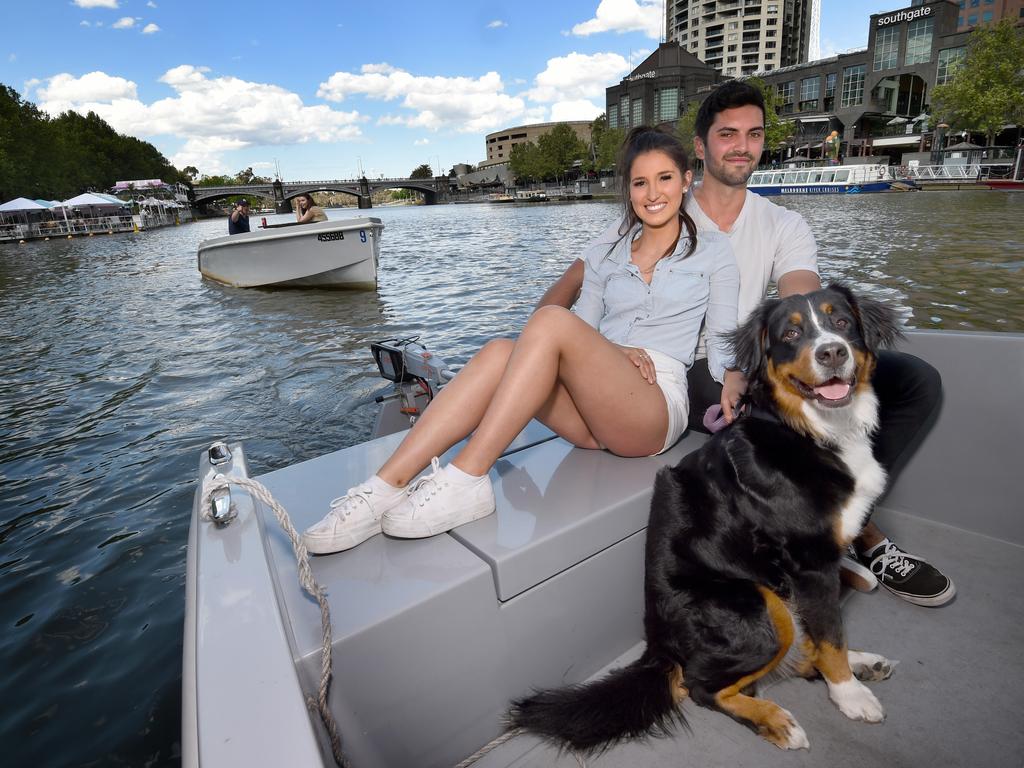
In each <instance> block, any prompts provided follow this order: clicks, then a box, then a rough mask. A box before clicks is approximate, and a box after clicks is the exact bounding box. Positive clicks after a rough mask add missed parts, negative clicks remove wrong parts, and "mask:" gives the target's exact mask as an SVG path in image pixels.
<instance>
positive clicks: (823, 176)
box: [747, 165, 918, 195]
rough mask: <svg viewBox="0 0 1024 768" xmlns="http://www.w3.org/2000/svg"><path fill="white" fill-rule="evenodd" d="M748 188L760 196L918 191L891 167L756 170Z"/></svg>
mask: <svg viewBox="0 0 1024 768" xmlns="http://www.w3.org/2000/svg"><path fill="white" fill-rule="evenodd" d="M747 186H748V187H749V188H750V191H751V192H756V193H757V194H759V195H853V194H859V193H863V192H909V191H912V190H916V189H918V186H917V185H916V184H915V183H914V181H913V180H911V179H909V178H906V177H905V176H901V175H900V174H899V173H898V170H897V169H896V168H893V167H892V166H888V165H842V166H828V167H823V168H800V169H784V170H778V171H755V172H754V175H753V176H751V177H750V183H749V184H748V185H747Z"/></svg>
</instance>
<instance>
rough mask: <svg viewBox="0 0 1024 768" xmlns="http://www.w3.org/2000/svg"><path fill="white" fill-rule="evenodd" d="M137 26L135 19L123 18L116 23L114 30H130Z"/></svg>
mask: <svg viewBox="0 0 1024 768" xmlns="http://www.w3.org/2000/svg"><path fill="white" fill-rule="evenodd" d="M134 26H135V19H133V18H132V17H131V16H122V17H121V18H120V19H118V20H117V21H115V22H114V29H129V28H131V27H134Z"/></svg>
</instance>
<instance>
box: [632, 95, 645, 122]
mask: <svg viewBox="0 0 1024 768" xmlns="http://www.w3.org/2000/svg"><path fill="white" fill-rule="evenodd" d="M632 120H633V122H632V124H633V125H634V126H636V125H643V122H644V100H643V99H633V115H632Z"/></svg>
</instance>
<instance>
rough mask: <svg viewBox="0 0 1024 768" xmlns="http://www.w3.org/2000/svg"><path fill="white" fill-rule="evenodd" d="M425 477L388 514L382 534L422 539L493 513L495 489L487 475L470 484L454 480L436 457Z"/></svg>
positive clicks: (448, 468)
mask: <svg viewBox="0 0 1024 768" xmlns="http://www.w3.org/2000/svg"><path fill="white" fill-rule="evenodd" d="M430 466H431V467H433V470H434V471H433V472H431V473H430V474H429V475H427V476H426V477H421V478H420V479H419V480H417V481H416V482H415V484H413V485H412V487H411V488H410V490H409V495H408V496H407V497H406V499H405V501H404V502H403V503H401V504H399V505H397V506H396V507H395V508H394V509H392V510H391V511H389V512H387V513H386V514H385V515H384V519H383V520H382V523H381V524H382V527H383V528H384V533H386V534H387V535H388V536H397V537H399V538H401V539H422V538H425V537H427V536H434V535H435V534H438V533H444V532H445V531H450V530H451V529H452V528H455V527H456V526H459V525H463V524H465V523H469V522H472V521H473V520H479V519H480V518H481V517H487V515H489V514H491V513H492V512H493V511H494V488H492V487H491V480H490V478H489V477H487V475H484V476H483V477H481V478H479V479H478V480H475V481H473V482H465V481H463V480H462V479H461V478H456V477H453V472H452V469H451V467H442V466H441V463H440V462H439V461H438V460H437V457H436V456H435V457H434V458H433V459H431V460H430Z"/></svg>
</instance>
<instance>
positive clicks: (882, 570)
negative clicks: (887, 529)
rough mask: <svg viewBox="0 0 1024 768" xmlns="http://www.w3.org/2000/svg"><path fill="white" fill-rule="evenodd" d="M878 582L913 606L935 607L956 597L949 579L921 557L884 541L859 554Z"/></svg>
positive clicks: (954, 588) (954, 589)
mask: <svg viewBox="0 0 1024 768" xmlns="http://www.w3.org/2000/svg"><path fill="white" fill-rule="evenodd" d="M860 561H861V563H863V564H864V565H866V566H867V567H868V568H869V569H870V570H871V572H872V573H873V574H874V575H875V576H876V577H877V579H878V583H879V584H881V585H882V586H883V587H885V588H886V589H887V590H889V591H890V592H892V593H893V594H894V595H896V596H897V597H902V598H903V599H904V600H906V601H907V602H908V603H913V604H914V605H926V606H931V607H935V606H939V605H944V604H946V603H948V602H949V601H950V600H952V599H953V596H954V595H955V594H956V587H955V586H953V582H952V580H951V579H950V578H949V577H948V576H944V575H943V574H942V573H941V572H940V571H939V570H938V569H937V568H936V567H935V566H933V565H930V564H929V563H928V562H926V561H925V559H924V558H923V557H920V556H918V555H912V554H910V553H909V552H904V551H903V550H902V549H900V548H899V547H897V546H896V545H895V544H893V543H892V542H891V541H889V540H888V539H886V540H885V541H883V542H882V543H881V544H879V545H877V546H876V547H874V548H872V549H870V550H868V551H867V552H864V553H862V554H861V555H860Z"/></svg>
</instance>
